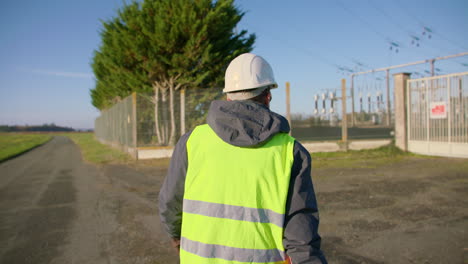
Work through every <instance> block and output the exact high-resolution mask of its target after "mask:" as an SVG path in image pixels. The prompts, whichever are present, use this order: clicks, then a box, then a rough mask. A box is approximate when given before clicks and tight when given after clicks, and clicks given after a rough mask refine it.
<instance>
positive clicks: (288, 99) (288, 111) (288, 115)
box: [286, 82, 292, 135]
mask: <svg viewBox="0 0 468 264" xmlns="http://www.w3.org/2000/svg"><path fill="white" fill-rule="evenodd" d="M286 118H287V119H288V122H289V126H290V127H291V130H289V135H291V134H292V123H291V97H290V84H289V82H286Z"/></svg>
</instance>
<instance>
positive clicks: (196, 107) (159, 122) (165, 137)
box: [95, 88, 223, 155]
mask: <svg viewBox="0 0 468 264" xmlns="http://www.w3.org/2000/svg"><path fill="white" fill-rule="evenodd" d="M221 91H222V89H220V88H205V89H185V90H179V91H174V92H173V93H172V95H171V94H170V93H169V92H167V94H161V93H159V94H158V96H157V97H156V96H155V95H154V94H132V95H130V96H128V97H126V98H124V99H123V100H121V101H120V102H118V103H116V104H115V105H114V106H112V107H111V108H109V109H107V110H103V111H101V116H100V117H98V118H97V119H96V121H95V135H96V137H97V138H98V139H99V140H100V141H101V142H103V143H106V144H110V145H113V146H116V147H120V148H121V149H123V150H124V151H127V152H129V153H131V154H134V153H135V151H136V149H137V148H138V149H141V148H152V147H157V146H171V145H174V144H175V143H176V142H177V140H178V139H179V138H180V137H181V136H182V135H183V134H184V133H186V132H188V131H190V130H192V129H193V128H194V127H195V126H197V125H200V124H203V123H204V122H205V118H206V114H207V113H208V108H209V106H210V103H211V101H213V100H217V99H221V98H222V97H223V95H222V92H221ZM155 117H156V118H155ZM135 155H136V154H135Z"/></svg>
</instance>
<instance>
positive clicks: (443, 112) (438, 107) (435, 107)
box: [430, 102, 447, 119]
mask: <svg viewBox="0 0 468 264" xmlns="http://www.w3.org/2000/svg"><path fill="white" fill-rule="evenodd" d="M430 111H431V115H430V117H431V119H443V118H447V104H446V103H445V102H431V109H430Z"/></svg>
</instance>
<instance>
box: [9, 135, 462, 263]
mask: <svg viewBox="0 0 468 264" xmlns="http://www.w3.org/2000/svg"><path fill="white" fill-rule="evenodd" d="M312 157H313V155H312ZM363 163H364V165H365V163H366V161H363ZM167 166H168V161H167V160H157V161H139V162H133V163H130V164H125V165H117V164H114V165H101V166H96V165H90V164H87V163H85V162H83V161H82V159H81V155H80V152H79V149H78V147H77V146H76V145H74V144H73V143H72V142H71V141H70V140H69V139H68V138H65V137H55V138H54V139H53V140H52V141H50V142H49V143H47V144H45V145H43V146H41V147H39V148H36V149H34V150H32V151H30V152H28V153H26V154H24V155H21V156H20V157H17V158H15V159H12V160H9V161H7V162H4V163H1V164H0V263H2V264H3V263H5V264H7V263H8V264H9V263H15V264H22V263H35V264H41V263H61V264H62V263H98V264H99V263H108V264H114V263H119V264H120V263H122V264H126V263H135V264H139V263H142V264H175V263H177V261H176V259H177V257H176V254H175V252H173V250H172V249H171V248H169V247H168V244H169V241H168V239H167V237H166V235H165V234H164V233H163V231H162V230H161V226H160V222H159V219H158V216H157V214H158V211H157V206H156V199H157V195H158V192H159V188H160V186H161V184H162V181H163V179H164V176H165V174H166V170H167ZM313 179H314V184H315V189H316V193H317V200H318V203H319V207H320V220H321V225H320V234H321V235H322V237H323V250H324V252H325V254H326V255H327V257H328V260H329V263H336V264H355V263H368V264H377V263H399V264H400V263H401V264H413V263H423V264H425V263H450V264H451V263H456V264H457V263H465V264H466V263H468V250H467V249H468V236H467V232H468V231H467V230H468V203H467V201H468V160H466V159H448V158H423V157H405V158H403V159H402V160H401V161H398V162H395V163H391V164H382V165H380V166H378V167H375V166H374V165H372V164H370V165H369V166H364V168H362V166H361V168H339V169H338V168H324V169H313Z"/></svg>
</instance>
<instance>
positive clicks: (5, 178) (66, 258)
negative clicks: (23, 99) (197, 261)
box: [0, 137, 175, 264]
mask: <svg viewBox="0 0 468 264" xmlns="http://www.w3.org/2000/svg"><path fill="white" fill-rule="evenodd" d="M160 174H161V175H162V174H163V173H160ZM0 175H1V176H0V263H15V264H22V263H34V264H41V263H60V264H63V263H98V264H100V263H106V264H113V263H151V264H156V263H171V261H172V260H173V259H175V256H174V253H173V252H172V251H171V250H170V249H169V248H167V247H166V245H167V243H168V241H167V238H166V236H164V235H163V234H162V233H161V229H160V226H159V219H158V217H157V208H156V202H155V200H156V197H157V192H158V190H159V188H158V185H159V184H160V183H159V181H158V180H156V179H155V177H154V176H153V177H151V176H146V175H144V174H142V173H139V172H137V171H135V170H134V169H129V168H128V167H124V166H110V165H109V166H102V167H96V166H94V165H89V164H85V163H83V162H82V161H81V155H80V152H79V149H78V147H77V146H76V145H74V144H73V143H72V142H71V141H70V140H69V139H68V138H65V137H55V138H54V139H53V140H52V141H50V142H49V143H47V144H45V145H43V146H41V147H39V148H37V149H34V150H32V151H30V152H28V153H26V154H24V155H22V156H20V157H18V158H15V159H12V160H10V161H7V162H4V163H1V164H0ZM148 175H149V174H148ZM163 245H164V246H163ZM172 263H174V262H172Z"/></svg>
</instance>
